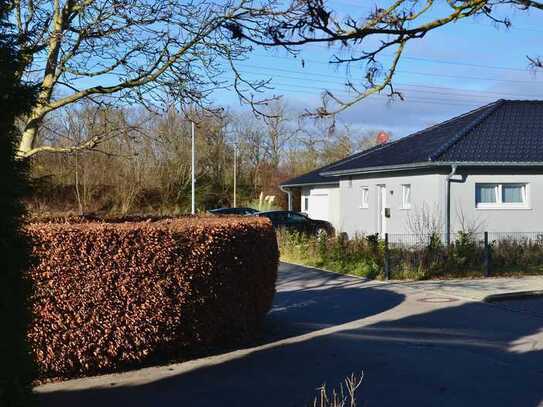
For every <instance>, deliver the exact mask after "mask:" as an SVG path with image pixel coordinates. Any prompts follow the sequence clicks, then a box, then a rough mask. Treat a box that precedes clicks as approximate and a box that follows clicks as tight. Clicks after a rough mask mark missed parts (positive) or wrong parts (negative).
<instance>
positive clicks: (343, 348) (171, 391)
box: [40, 272, 543, 407]
mask: <svg viewBox="0 0 543 407" xmlns="http://www.w3.org/2000/svg"><path fill="white" fill-rule="evenodd" d="M311 273H313V272H311ZM311 273H310V277H311V279H312V278H313V277H314V275H313V274H311ZM329 277H330V276H329V275H326V276H324V279H325V280H326V279H328V278H329ZM323 281H324V280H323ZM283 282H284V281H283ZM313 282H314V283H316V282H317V281H316V280H315V281H313ZM281 283H282V282H280V284H281ZM291 283H293V284H294V281H291ZM329 283H330V281H324V282H323V284H321V285H319V284H316V285H315V284H309V285H308V287H309V286H312V288H301V289H296V285H293V286H292V287H290V288H291V290H288V289H287V288H289V287H287V286H283V289H284V291H281V292H279V293H278V296H277V298H276V301H275V306H274V309H273V310H272V313H271V314H270V321H269V324H268V330H269V332H270V335H271V336H270V337H271V338H274V339H277V338H282V337H287V336H290V335H301V334H305V333H311V334H309V335H306V336H304V337H302V339H301V340H299V341H292V342H291V343H288V342H287V343H280V344H278V345H277V346H275V345H274V344H271V345H269V347H267V348H265V349H263V350H259V351H256V352H254V353H251V354H248V355H245V356H242V357H233V358H231V359H230V360H227V361H224V362H222V363H220V364H218V365H215V366H209V367H201V368H198V369H195V370H191V371H188V372H185V373H180V374H177V375H174V376H171V377H168V378H163V379H160V380H156V381H153V382H150V383H146V384H141V385H123V386H119V387H113V388H110V389H89V390H80V391H64V392H63V391H57V392H53V393H47V394H42V395H40V399H41V401H42V405H44V406H68V405H78V406H87V405H88V406H95V405H99V406H101V407H105V406H117V405H123V404H125V405H129V406H131V407H134V406H154V405H161V406H162V405H163V406H170V405H171V406H180V407H182V406H191V407H192V406H274V407H279V406H280V407H283V406H300V407H301V406H306V405H308V402H310V401H311V400H312V398H313V396H314V395H315V388H316V387H318V386H320V385H321V384H322V383H324V382H326V383H328V384H329V385H335V384H337V383H339V382H341V381H342V379H343V378H344V377H345V376H347V375H349V374H351V373H353V372H355V373H360V372H361V371H363V372H364V375H365V378H364V382H363V385H362V387H361V389H360V392H359V398H360V401H361V404H360V405H361V406H370V407H371V406H380V407H381V406H399V405H402V406H435V405H439V406H440V407H446V406H451V407H452V406H454V407H457V406H478V407H479V406H512V405H515V406H526V407H535V406H538V405H539V403H540V402H541V398H542V394H543V387H541V382H542V379H543V367H542V366H543V353H542V351H541V349H540V348H541V346H542V345H540V343H541V342H542V341H543V336H542V335H541V329H542V327H543V319H541V318H535V317H534V316H530V315H526V314H522V313H519V312H514V311H511V310H507V309H504V308H500V307H494V306H490V305H488V304H482V303H458V302H457V303H451V304H450V305H443V304H440V305H439V306H438V305H436V306H435V309H431V308H430V309H429V308H428V306H426V308H422V309H423V310H424V311H420V308H417V303H416V301H414V300H409V297H407V298H404V295H403V294H402V293H399V292H397V291H391V290H387V289H383V288H374V287H368V288H364V287H358V288H357V287H356V286H353V285H349V284H347V285H346V286H344V287H342V286H337V287H335V288H333V287H329V288H323V287H325V286H326V285H327V284H329ZM304 285H305V283H304ZM298 287H299V286H298ZM409 301H411V302H409ZM393 307H398V309H407V311H406V312H404V314H398V318H396V319H393V318H390V315H389V317H388V319H387V320H383V321H382V322H377V323H374V324H371V325H367V324H365V323H364V321H361V320H362V319H363V318H365V317H367V316H370V315H378V314H379V313H382V312H384V311H386V310H390V309H391V308H393ZM405 307H407V308H405ZM400 315H401V316H400ZM346 322H351V323H350V324H347V325H344V326H340V324H343V323H346ZM338 325H339V326H338ZM327 327H337V329H336V330H332V331H331V332H328V331H325V333H322V334H320V333H319V330H321V329H323V328H327ZM321 332H322V331H321Z"/></svg>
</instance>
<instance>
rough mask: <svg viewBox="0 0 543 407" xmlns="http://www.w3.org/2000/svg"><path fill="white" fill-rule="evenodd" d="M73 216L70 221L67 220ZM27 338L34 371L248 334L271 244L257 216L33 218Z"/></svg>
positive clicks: (87, 368) (82, 369)
mask: <svg viewBox="0 0 543 407" xmlns="http://www.w3.org/2000/svg"><path fill="white" fill-rule="evenodd" d="M72 222H73V221H72ZM28 230H29V232H30V234H31V235H32V237H33V239H34V254H35V256H36V258H37V259H38V261H37V263H36V265H35V266H34V267H33V268H32V269H31V270H30V271H29V277H30V279H31V281H32V283H33V284H34V286H35V294H34V296H33V297H32V301H31V308H32V313H33V315H34V322H33V324H32V325H31V327H30V329H29V332H28V339H29V343H30V345H31V347H32V352H33V354H34V357H35V360H36V362H37V365H38V368H39V370H40V375H41V377H56V376H61V377H73V376H78V375H89V374H96V373H102V372H109V371H117V370H119V369H124V368H129V367H134V366H140V365H142V364H146V363H150V362H157V361H165V360H167V359H170V358H180V357H181V358H182V357H184V356H187V355H189V354H194V353H195V352H202V351H205V350H209V348H210V347H215V346H230V345H234V344H239V343H242V342H245V341H248V340H250V339H251V338H254V336H255V335H256V334H257V332H258V329H259V327H260V325H261V323H262V321H263V318H264V316H265V314H266V313H267V312H268V311H269V309H270V307H271V303H272V300H273V295H274V292H275V280H276V277H277V266H278V250H277V243H276V239H275V233H274V232H273V229H272V227H271V224H270V222H269V221H268V220H265V219H262V218H239V217H236V218H224V217H221V218H217V217H213V218H184V219H175V220H159V221H148V222H126V223H98V222H87V223H70V222H68V223H64V224H62V223H34V224H32V225H30V226H29V227H28Z"/></svg>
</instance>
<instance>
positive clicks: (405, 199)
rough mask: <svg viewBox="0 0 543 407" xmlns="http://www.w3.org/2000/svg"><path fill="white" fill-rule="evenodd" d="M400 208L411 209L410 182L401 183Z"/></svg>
mask: <svg viewBox="0 0 543 407" xmlns="http://www.w3.org/2000/svg"><path fill="white" fill-rule="evenodd" d="M402 209H411V184H403V185H402Z"/></svg>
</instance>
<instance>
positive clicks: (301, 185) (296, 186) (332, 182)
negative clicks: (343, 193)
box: [281, 180, 339, 188]
mask: <svg viewBox="0 0 543 407" xmlns="http://www.w3.org/2000/svg"><path fill="white" fill-rule="evenodd" d="M312 185H334V186H338V185H339V180H337V181H326V182H308V183H303V184H281V188H298V187H310V186H312Z"/></svg>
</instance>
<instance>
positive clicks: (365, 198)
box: [360, 187, 370, 208]
mask: <svg viewBox="0 0 543 407" xmlns="http://www.w3.org/2000/svg"><path fill="white" fill-rule="evenodd" d="M361 193H362V196H361V202H360V207H361V208H368V207H369V198H370V190H369V188H368V187H362V188H361Z"/></svg>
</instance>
